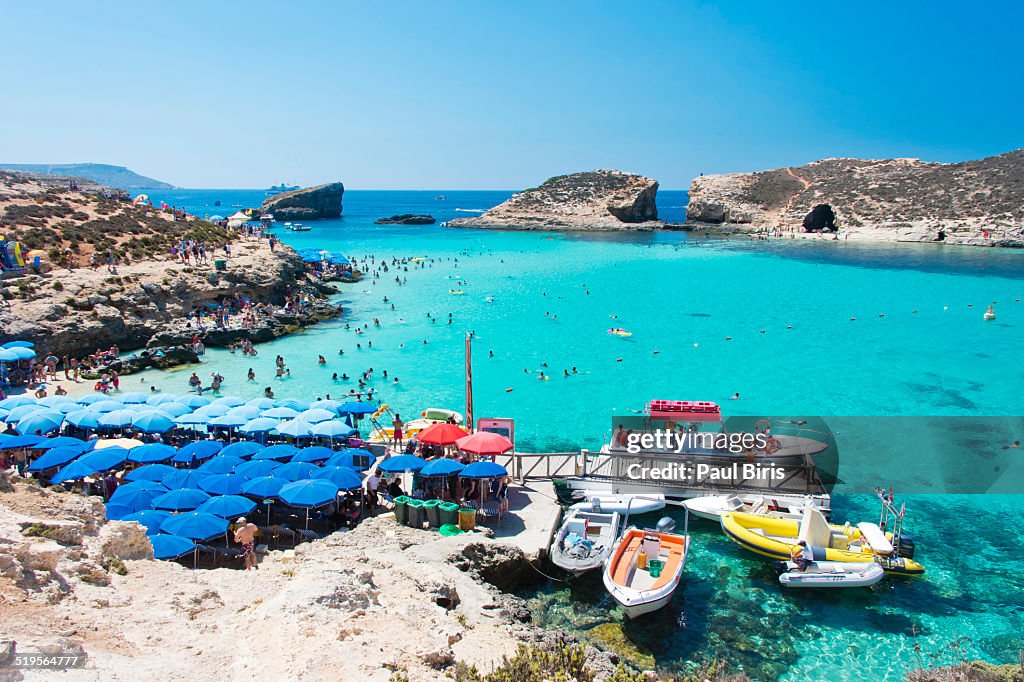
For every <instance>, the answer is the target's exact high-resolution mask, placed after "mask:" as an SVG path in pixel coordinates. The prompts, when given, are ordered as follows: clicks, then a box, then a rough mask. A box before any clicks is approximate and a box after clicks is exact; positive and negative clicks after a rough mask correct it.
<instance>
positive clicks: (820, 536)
mask: <svg viewBox="0 0 1024 682" xmlns="http://www.w3.org/2000/svg"><path fill="white" fill-rule="evenodd" d="M722 530H723V531H725V534H726V535H728V536H729V538H730V539H731V540H732V541H733V542H735V543H736V544H738V545H740V546H741V547H744V548H746V549H749V550H750V551H752V552H755V553H757V554H760V555H761V556H766V557H769V558H771V559H777V560H779V561H789V560H790V558H791V556H792V551H793V548H794V547H795V546H796V545H797V543H798V542H799V541H800V540H803V541H804V542H806V543H807V546H806V547H805V548H804V556H805V557H806V558H807V559H810V560H812V561H840V562H851V563H852V562H868V561H875V562H877V563H878V564H879V565H880V566H881V567H882V568H883V569H885V571H886V572H887V573H895V574H899V575H921V574H922V573H924V566H922V565H921V564H919V563H917V562H916V561H914V560H913V559H910V558H906V557H901V556H899V552H898V551H896V548H894V547H893V546H892V538H893V536H892V533H886V532H883V531H882V530H881V529H880V528H879V527H878V525H876V524H873V523H859V524H857V525H856V526H851V525H850V524H849V523H847V524H845V525H842V526H836V525H830V524H829V523H828V522H827V521H826V520H825V517H824V516H823V515H822V514H821V512H820V511H818V510H817V509H812V508H808V509H806V510H805V511H804V515H803V518H801V519H799V520H793V519H777V518H772V517H767V516H761V515H757V514H746V513H743V512H726V513H724V514H722Z"/></svg>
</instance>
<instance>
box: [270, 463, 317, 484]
mask: <svg viewBox="0 0 1024 682" xmlns="http://www.w3.org/2000/svg"><path fill="white" fill-rule="evenodd" d="M319 470H320V467H318V466H315V465H313V464H310V463H309V462H289V463H288V464H281V465H278V467H277V468H276V469H274V476H276V477H278V478H283V479H285V480H286V481H301V480H302V479H305V478H312V477H313V474H315V473H316V472H317V471H319Z"/></svg>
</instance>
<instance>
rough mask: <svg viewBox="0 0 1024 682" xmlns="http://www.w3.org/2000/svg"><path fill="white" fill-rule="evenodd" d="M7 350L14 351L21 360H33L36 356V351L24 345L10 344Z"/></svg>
mask: <svg viewBox="0 0 1024 682" xmlns="http://www.w3.org/2000/svg"><path fill="white" fill-rule="evenodd" d="M6 350H8V351H10V352H11V353H13V354H14V355H15V356H16V357H17V358H18V359H19V360H31V359H32V358H34V357H35V356H36V352H35V351H34V350H32V349H31V348H24V347H22V346H14V347H10V346H8V347H7V348H6Z"/></svg>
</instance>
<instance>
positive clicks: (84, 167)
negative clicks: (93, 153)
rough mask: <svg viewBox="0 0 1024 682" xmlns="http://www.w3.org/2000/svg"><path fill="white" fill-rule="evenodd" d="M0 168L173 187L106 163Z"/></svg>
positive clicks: (142, 186)
mask: <svg viewBox="0 0 1024 682" xmlns="http://www.w3.org/2000/svg"><path fill="white" fill-rule="evenodd" d="M0 169H2V170H11V171H19V172H22V173H34V174H37V175H51V176H59V177H61V178H75V179H85V180H89V181H91V182H95V183H97V184H100V185H104V186H106V187H116V188H117V189H127V190H136V189H174V185H170V184H168V183H166V182H160V181H159V180H154V179H153V178H147V177H146V176H145V175H139V174H138V173H136V172H134V171H131V170H129V169H127V168H125V167H124V166H111V165H110V164H106V163H0Z"/></svg>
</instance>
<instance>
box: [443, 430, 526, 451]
mask: <svg viewBox="0 0 1024 682" xmlns="http://www.w3.org/2000/svg"><path fill="white" fill-rule="evenodd" d="M455 446H456V447H457V448H459V450H462V451H463V452H469V453H472V454H474V455H502V454H504V453H506V452H508V451H509V450H511V449H512V448H513V447H514V446H513V445H512V441H510V440H509V439H508V438H505V436H503V435H501V434H500V433H491V432H490V431H477V432H476V433H474V434H473V435H471V436H466V437H465V438H460V439H459V440H457V441H455Z"/></svg>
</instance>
